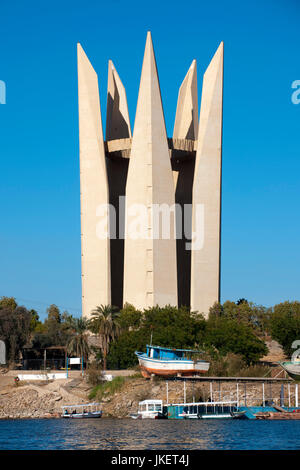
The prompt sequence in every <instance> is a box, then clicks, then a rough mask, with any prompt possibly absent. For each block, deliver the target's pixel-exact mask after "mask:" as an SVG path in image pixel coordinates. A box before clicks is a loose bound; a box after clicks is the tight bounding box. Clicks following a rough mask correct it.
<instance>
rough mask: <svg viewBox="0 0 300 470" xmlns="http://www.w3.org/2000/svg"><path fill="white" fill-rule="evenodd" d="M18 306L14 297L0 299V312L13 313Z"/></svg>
mask: <svg viewBox="0 0 300 470" xmlns="http://www.w3.org/2000/svg"><path fill="white" fill-rule="evenodd" d="M17 306H18V304H17V302H16V299H15V298H14V297H4V296H3V297H1V299H0V310H1V309H4V308H5V309H7V310H10V311H11V312H13V311H14V310H15V309H16V308H17Z"/></svg>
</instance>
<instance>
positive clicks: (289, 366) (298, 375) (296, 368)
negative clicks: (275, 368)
mask: <svg viewBox="0 0 300 470" xmlns="http://www.w3.org/2000/svg"><path fill="white" fill-rule="evenodd" d="M278 364H279V365H280V366H281V367H282V368H283V369H284V370H285V371H286V372H287V373H288V375H289V376H290V377H292V379H295V380H300V358H298V357H297V358H295V359H294V360H291V361H283V362H278Z"/></svg>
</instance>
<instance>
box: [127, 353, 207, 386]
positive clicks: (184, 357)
mask: <svg viewBox="0 0 300 470" xmlns="http://www.w3.org/2000/svg"><path fill="white" fill-rule="evenodd" d="M146 348H147V349H146V353H142V352H139V351H136V352H135V354H136V356H137V357H138V361H139V365H140V368H141V373H142V375H143V376H144V377H146V378H149V377H151V375H159V376H162V377H172V376H176V375H177V376H184V377H191V376H194V375H198V374H203V373H205V372H207V371H208V369H209V365H210V364H209V362H207V361H204V360H199V359H197V358H196V354H197V355H199V354H200V351H194V350H191V349H172V348H164V347H161V346H152V345H151V346H150V345H147V346H146Z"/></svg>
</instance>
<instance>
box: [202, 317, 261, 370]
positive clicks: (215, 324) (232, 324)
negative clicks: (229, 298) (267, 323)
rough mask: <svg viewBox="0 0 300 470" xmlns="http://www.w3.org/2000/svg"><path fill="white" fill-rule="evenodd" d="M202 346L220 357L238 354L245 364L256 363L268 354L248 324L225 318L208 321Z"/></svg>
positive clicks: (214, 318)
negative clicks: (215, 352) (214, 351)
mask: <svg viewBox="0 0 300 470" xmlns="http://www.w3.org/2000/svg"><path fill="white" fill-rule="evenodd" d="M202 344H203V347H204V348H205V349H207V350H211V351H213V350H216V351H217V352H218V353H220V354H221V355H226V354H227V353H234V354H239V355H241V356H242V358H243V359H244V360H245V362H246V363H247V364H252V363H254V362H256V361H258V360H259V359H260V358H261V357H263V356H265V355H266V354H267V352H268V349H267V347H266V345H265V343H264V341H262V340H261V339H260V338H259V337H258V336H257V335H256V334H255V332H254V330H253V328H252V327H251V326H250V325H249V324H246V323H243V322H241V321H239V320H238V319H234V318H228V317H226V316H223V317H219V318H216V317H210V318H209V319H208V321H207V327H206V331H205V336H204V339H203V343H202Z"/></svg>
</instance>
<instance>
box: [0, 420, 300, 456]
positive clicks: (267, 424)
mask: <svg viewBox="0 0 300 470" xmlns="http://www.w3.org/2000/svg"><path fill="white" fill-rule="evenodd" d="M299 430H300V422H299V421H255V420H254V421H247V420H245V421H244V420H242V421H238V420H228V421H225V420H222V421H209V422H208V421H201V420H200V421H198V420H191V421H185V420H183V421H175V420H174V421H171V420H169V421H164V420H141V421H140V420H138V421H136V420H130V419H104V418H102V419H95V420H92V419H90V420H63V419H61V420H59V419H55V420H54V419H49V420H41V419H36V420H2V421H1V420H0V449H1V450H2V449H79V450H80V449H110V450H121V449H123V450H125V449H137V450H138V449H141V450H145V449H166V450H171V449H177V450H189V449H228V450H229V449H291V450H294V449H300V445H299V437H298V436H299Z"/></svg>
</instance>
